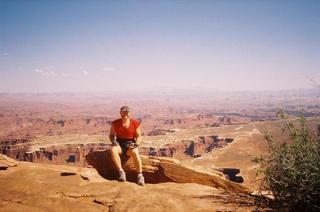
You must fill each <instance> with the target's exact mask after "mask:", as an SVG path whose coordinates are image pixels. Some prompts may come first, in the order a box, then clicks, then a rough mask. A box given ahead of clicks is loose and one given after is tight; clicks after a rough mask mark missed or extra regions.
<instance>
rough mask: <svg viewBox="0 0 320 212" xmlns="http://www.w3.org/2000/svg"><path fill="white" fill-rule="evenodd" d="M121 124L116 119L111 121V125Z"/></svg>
mask: <svg viewBox="0 0 320 212" xmlns="http://www.w3.org/2000/svg"><path fill="white" fill-rule="evenodd" d="M119 123H121V119H116V120H113V121H112V125H114V124H119Z"/></svg>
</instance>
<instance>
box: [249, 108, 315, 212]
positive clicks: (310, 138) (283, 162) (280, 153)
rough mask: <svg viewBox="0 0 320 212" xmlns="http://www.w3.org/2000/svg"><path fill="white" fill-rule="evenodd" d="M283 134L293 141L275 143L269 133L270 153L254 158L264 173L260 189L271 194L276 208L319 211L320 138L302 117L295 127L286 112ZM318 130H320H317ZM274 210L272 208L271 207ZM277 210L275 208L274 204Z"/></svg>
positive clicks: (283, 115) (266, 136)
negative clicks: (310, 129) (309, 128)
mask: <svg viewBox="0 0 320 212" xmlns="http://www.w3.org/2000/svg"><path fill="white" fill-rule="evenodd" d="M279 116H280V118H282V120H283V121H284V127H283V132H285V133H288V134H289V136H290V142H276V141H275V139H274V138H273V137H272V135H271V134H266V135H265V138H266V139H267V141H268V147H269V154H268V155H267V156H261V157H259V158H255V161H256V162H259V163H260V165H261V169H260V170H259V171H260V172H262V173H263V174H264V179H263V181H262V185H261V190H268V191H271V192H272V195H273V197H274V201H272V203H277V204H276V206H277V207H280V208H281V209H288V210H293V211H297V210H298V211H319V210H320V136H319V129H318V132H317V133H315V135H313V133H311V132H310V131H309V130H308V129H307V127H306V120H305V118H304V116H303V115H301V117H300V118H299V124H298V125H297V124H293V122H292V121H290V120H289V119H288V117H287V115H286V114H285V113H280V114H279ZM318 128H319V127H318ZM271 207H272V206H271ZM273 207H275V205H273Z"/></svg>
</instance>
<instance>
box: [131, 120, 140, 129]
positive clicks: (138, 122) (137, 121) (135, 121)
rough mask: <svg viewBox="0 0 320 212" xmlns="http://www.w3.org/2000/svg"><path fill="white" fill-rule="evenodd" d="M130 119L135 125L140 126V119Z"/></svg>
mask: <svg viewBox="0 0 320 212" xmlns="http://www.w3.org/2000/svg"><path fill="white" fill-rule="evenodd" d="M130 121H131V122H132V123H133V125H135V126H136V127H138V126H139V125H140V121H139V120H138V119H130Z"/></svg>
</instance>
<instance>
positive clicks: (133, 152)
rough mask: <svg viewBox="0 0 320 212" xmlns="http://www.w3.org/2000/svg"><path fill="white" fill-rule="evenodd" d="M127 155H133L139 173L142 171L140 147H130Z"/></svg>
mask: <svg viewBox="0 0 320 212" xmlns="http://www.w3.org/2000/svg"><path fill="white" fill-rule="evenodd" d="M127 155H128V156H129V157H132V159H133V163H134V166H135V167H136V170H137V173H142V162H141V158H140V155H139V150H138V148H134V149H128V151H127Z"/></svg>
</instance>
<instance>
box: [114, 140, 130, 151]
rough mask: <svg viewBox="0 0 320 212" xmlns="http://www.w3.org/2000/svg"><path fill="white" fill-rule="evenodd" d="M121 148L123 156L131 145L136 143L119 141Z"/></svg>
mask: <svg viewBox="0 0 320 212" xmlns="http://www.w3.org/2000/svg"><path fill="white" fill-rule="evenodd" d="M117 142H118V143H119V146H120V147H121V150H122V154H126V153H127V151H128V149H129V148H130V146H131V144H132V143H133V142H134V141H133V140H117Z"/></svg>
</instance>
